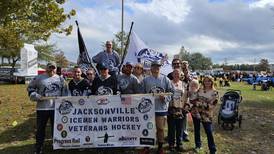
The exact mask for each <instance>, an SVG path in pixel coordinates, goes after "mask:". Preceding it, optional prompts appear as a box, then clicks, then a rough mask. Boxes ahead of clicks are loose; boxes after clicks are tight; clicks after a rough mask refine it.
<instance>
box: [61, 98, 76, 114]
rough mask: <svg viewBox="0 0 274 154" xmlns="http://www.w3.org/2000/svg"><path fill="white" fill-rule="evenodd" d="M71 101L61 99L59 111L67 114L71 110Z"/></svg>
mask: <svg viewBox="0 0 274 154" xmlns="http://www.w3.org/2000/svg"><path fill="white" fill-rule="evenodd" d="M72 108H73V106H72V103H71V102H70V101H68V100H62V103H61V104H60V106H59V113H60V114H62V115H65V114H69V113H70V112H71V111H72Z"/></svg>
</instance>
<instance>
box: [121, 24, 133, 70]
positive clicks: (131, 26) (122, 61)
mask: <svg viewBox="0 0 274 154" xmlns="http://www.w3.org/2000/svg"><path fill="white" fill-rule="evenodd" d="M133 24H134V22H133V21H132V22H131V25H130V29H129V33H128V36H127V42H126V46H125V50H124V52H123V56H122V60H121V64H120V66H119V72H120V71H121V67H122V65H123V63H124V60H125V58H126V54H127V52H126V50H127V48H128V44H129V41H130V40H129V38H130V35H131V31H132V28H133Z"/></svg>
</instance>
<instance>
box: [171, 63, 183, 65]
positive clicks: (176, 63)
mask: <svg viewBox="0 0 274 154" xmlns="http://www.w3.org/2000/svg"><path fill="white" fill-rule="evenodd" d="M180 64H181V63H173V64H172V65H180Z"/></svg>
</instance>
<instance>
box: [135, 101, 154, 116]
mask: <svg viewBox="0 0 274 154" xmlns="http://www.w3.org/2000/svg"><path fill="white" fill-rule="evenodd" d="M151 108H152V102H151V100H150V99H148V98H142V100H141V102H140V103H139V105H138V111H139V112H140V113H147V112H149V111H150V110H151Z"/></svg>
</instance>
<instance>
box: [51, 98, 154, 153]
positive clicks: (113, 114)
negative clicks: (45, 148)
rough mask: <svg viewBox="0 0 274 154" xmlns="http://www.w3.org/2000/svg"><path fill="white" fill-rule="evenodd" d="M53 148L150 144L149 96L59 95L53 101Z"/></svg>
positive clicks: (151, 115) (151, 109) (151, 100)
mask: <svg viewBox="0 0 274 154" xmlns="http://www.w3.org/2000/svg"><path fill="white" fill-rule="evenodd" d="M55 111H56V112H55V122H54V137H53V148H54V149H73V148H97V147H146V146H153V145H154V144H155V142H156V140H155V136H156V131H155V107H154V97H153V96H152V95H145V96H136V95H126V96H123V95H122V96H91V97H89V98H87V97H66V98H65V99H63V98H62V97H60V98H57V99H56V101H55Z"/></svg>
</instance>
